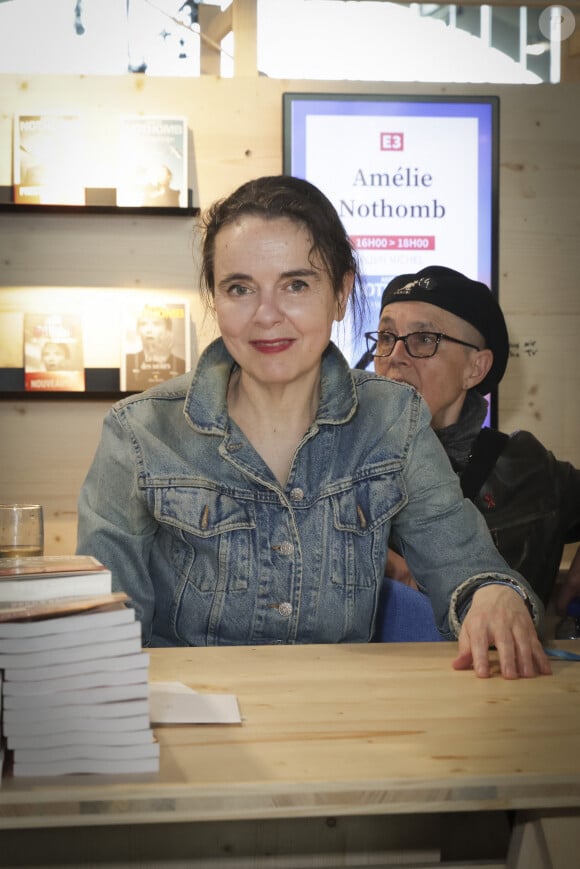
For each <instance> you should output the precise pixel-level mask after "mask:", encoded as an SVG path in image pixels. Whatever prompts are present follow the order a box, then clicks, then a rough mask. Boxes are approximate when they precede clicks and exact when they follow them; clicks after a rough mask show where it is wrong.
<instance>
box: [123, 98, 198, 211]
mask: <svg viewBox="0 0 580 869" xmlns="http://www.w3.org/2000/svg"><path fill="white" fill-rule="evenodd" d="M187 137H188V130H187V118H185V117H184V116H181V115H179V116H165V115H163V116H162V115H121V116H120V118H119V149H118V166H117V205H120V206H125V207H127V206H129V207H139V208H143V207H149V208H187V205H188V188H187Z"/></svg>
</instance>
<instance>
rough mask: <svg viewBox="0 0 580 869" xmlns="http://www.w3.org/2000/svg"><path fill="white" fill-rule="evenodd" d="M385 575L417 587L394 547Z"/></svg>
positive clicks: (403, 560) (389, 552) (411, 586)
mask: <svg viewBox="0 0 580 869" xmlns="http://www.w3.org/2000/svg"><path fill="white" fill-rule="evenodd" d="M579 566H580V564H579ZM385 576H388V577H389V579H395V580H396V581H397V582H402V583H403V585H408V586H409V587H410V588H417V583H416V582H415V579H414V578H413V574H412V573H411V571H410V570H409V566H408V564H407V562H406V561H405V559H404V558H403V556H402V555H399V554H398V553H397V552H395V551H394V550H393V549H389V550H388V552H387V563H386V565H385Z"/></svg>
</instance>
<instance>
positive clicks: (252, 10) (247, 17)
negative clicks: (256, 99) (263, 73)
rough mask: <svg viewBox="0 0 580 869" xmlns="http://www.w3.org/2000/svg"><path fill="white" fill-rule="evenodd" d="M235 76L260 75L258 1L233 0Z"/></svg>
mask: <svg viewBox="0 0 580 869" xmlns="http://www.w3.org/2000/svg"><path fill="white" fill-rule="evenodd" d="M232 7H233V21H232V25H233V31H234V75H236V76H239V75H251V76H255V75H258V3H257V0H232Z"/></svg>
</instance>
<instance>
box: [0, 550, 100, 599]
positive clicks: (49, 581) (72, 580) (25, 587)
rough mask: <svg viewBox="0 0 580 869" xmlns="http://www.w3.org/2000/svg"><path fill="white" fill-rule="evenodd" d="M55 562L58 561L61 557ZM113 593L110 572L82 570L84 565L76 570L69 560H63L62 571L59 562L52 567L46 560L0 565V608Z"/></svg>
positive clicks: (91, 568)
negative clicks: (7, 603) (29, 602)
mask: <svg viewBox="0 0 580 869" xmlns="http://www.w3.org/2000/svg"><path fill="white" fill-rule="evenodd" d="M82 557H83V558H84V556H82ZM53 558H54V559H57V560H58V559H59V556H53ZM5 562H6V563H5ZM15 562H17V563H15ZM32 562H34V563H32ZM67 565H69V566H68V567H67ZM111 591H112V578H111V571H110V570H107V569H106V568H105V567H103V565H99V567H96V566H94V565H87V568H86V569H84V570H83V568H82V567H81V562H78V564H77V566H76V567H74V566H72V563H71V561H70V559H69V560H68V561H67V560H66V559H64V560H63V561H62V562H61V569H59V568H58V566H57V562H56V561H53V562H52V563H49V562H47V561H46V560H45V558H44V557H43V556H33V557H31V558H22V559H12V558H5V559H2V560H1V562H0V607H1V605H2V603H4V602H13V603H24V602H26V601H42V600H44V601H47V600H52V599H54V598H59V597H61V598H70V597H74V596H77V597H87V596H89V595H99V594H110V593H111Z"/></svg>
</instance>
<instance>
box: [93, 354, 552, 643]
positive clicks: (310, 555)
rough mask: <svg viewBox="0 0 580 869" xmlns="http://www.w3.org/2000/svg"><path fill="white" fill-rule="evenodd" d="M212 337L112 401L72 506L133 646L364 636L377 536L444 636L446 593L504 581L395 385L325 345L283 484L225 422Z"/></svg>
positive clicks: (227, 360)
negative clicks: (311, 406) (172, 373)
mask: <svg viewBox="0 0 580 869" xmlns="http://www.w3.org/2000/svg"><path fill="white" fill-rule="evenodd" d="M234 367H235V362H234V361H233V359H232V357H231V356H230V355H229V354H228V352H227V350H226V348H225V346H224V344H223V342H222V340H221V339H218V340H217V341H214V342H213V343H212V344H211V345H210V346H209V347H208V348H207V349H206V350H205V352H204V353H203V354H202V356H201V358H200V360H199V363H198V365H197V368H196V370H195V372H193V373H192V372H190V373H188V374H184V375H182V376H180V377H177V378H174V379H173V380H170V381H167V382H165V383H163V384H160V385H159V386H158V387H155V388H153V389H150V390H148V391H147V392H144V393H141V394H140V395H135V396H132V397H130V398H127V399H124V400H123V401H121V402H119V403H118V404H116V405H115V406H114V407H113V408H112V409H111V410H110V411H109V413H108V414H107V416H106V419H105V422H104V426H103V433H102V438H101V442H100V444H99V447H98V449H97V453H96V455H95V458H94V461H93V464H92V466H91V468H90V470H89V473H88V476H87V478H86V481H85V483H84V486H83V488H82V491H81V495H80V499H79V540H78V548H77V551H78V552H80V553H90V554H92V555H94V556H95V557H96V558H98V559H100V560H101V561H102V562H103V563H104V564H105V565H106V566H107V567H109V568H110V569H111V570H112V572H113V580H114V587H115V588H117V589H122V590H124V591H126V592H127V593H128V594H129V595H130V597H131V598H132V599H133V601H134V604H135V607H136V609H137V615H138V617H139V618H140V619H141V621H142V626H143V641H144V644H145V645H154V646H169V645H171V646H173V645H236V644H243V645H259V644H265V643H335V642H366V641H369V640H371V639H372V636H373V631H374V622H375V616H376V611H377V601H378V593H379V589H380V585H381V580H382V578H383V575H384V569H385V562H386V554H387V546H388V541H389V535H390V534H391V531H392V533H393V534H394V535H395V539H396V540H397V541H398V543H399V545H400V549H401V552H402V554H403V555H404V557H405V558H406V559H407V561H408V563H409V566H410V568H411V571H412V573H413V575H414V576H415V577H419V578H420V582H421V586H422V587H424V588H425V589H426V591H427V592H428V593H429V595H430V597H431V601H432V604H433V608H434V611H435V617H436V620H437V623H438V627H439V629H440V630H441V631H442V633H443V634H444V635H446V636H448V637H453V636H456V635H457V633H458V631H459V629H460V622H459V619H458V616H457V613H456V611H455V609H456V607H455V604H456V602H457V599H458V597H459V596H461V599H462V600H463V601H464V600H465V593H464V592H465V590H466V589H467V590H468V586H469V585H470V584H472V585H473V589H474V590H475V588H476V587H477V584H478V583H479V582H480V581H482V580H484V579H488V578H489V577H490V576H492V577H494V578H497V579H512V580H515V581H516V582H517V583H519V584H520V586H521V587H523V588H525V590H526V592H527V593H528V594H529V595H530V597H531V598H532V600H533V604H534V607H535V615H536V617H539V613H540V610H541V605H540V604H539V603H538V602H537V600H536V599H535V598H534V597H533V593H532V592H531V590H530V589H529V587H527V586H526V584H525V583H524V581H523V580H522V578H521V577H520V575H519V574H518V573H516V572H515V571H512V570H510V569H509V568H508V567H507V565H506V563H505V562H504V561H503V559H502V558H501V556H500V555H499V554H498V552H497V550H496V549H495V547H494V545H493V543H492V540H491V538H490V536H489V533H488V531H487V528H486V526H485V523H484V521H483V519H482V517H481V515H480V514H479V512H478V511H477V510H476V509H475V507H473V505H472V504H471V503H470V502H468V501H465V500H464V499H463V497H462V494H461V491H460V488H459V483H458V480H457V477H456V475H455V473H454V472H453V471H452V469H451V466H450V464H449V461H448V459H447V456H446V455H445V452H444V450H443V448H442V447H441V445H440V443H439V441H438V439H437V437H436V436H435V434H434V433H433V431H432V430H431V428H430V425H429V423H430V415H429V411H428V408H427V406H426V404H425V403H424V402H423V400H422V399H421V398H420V396H419V395H418V393H417V392H416V391H415V390H414V389H412V388H411V387H409V386H406V385H405V384H400V383H394V382H392V381H389V380H386V379H384V378H382V377H378V376H376V375H374V374H372V373H369V372H365V371H352V370H350V369H349V367H348V365H347V362H346V360H345V359H344V357H343V356H342V355H341V354H340V353H339V351H338V350H337V349H336V347H334V345H332V344H329V346H328V348H327V350H326V351H325V353H324V355H323V358H322V368H321V397H320V404H319V407H318V412H317V414H316V419H315V420H314V422H313V423H312V425H311V426H310V428H309V429H308V431H306V432H305V434H304V437H303V438H302V441H301V442H300V444H299V445H298V447H297V449H296V453H295V455H294V458H293V461H292V465H291V469H290V473H289V476H288V480H287V482H286V484H285V485H284V486H281V485H280V483H279V482H278V480H277V479H276V477H275V476H274V474H273V473H272V471H271V470H270V468H269V467H268V466H267V465H266V464H265V462H264V461H263V460H262V458H261V457H260V456H259V455H258V453H257V452H256V451H255V450H254V448H253V447H252V445H251V444H250V443H249V441H248V440H247V438H246V437H245V435H244V434H243V432H242V431H241V430H240V429H239V427H238V426H237V425H236V423H235V422H234V421H233V420H231V419H230V417H229V416H228V411H227V402H226V394H227V387H228V381H229V378H230V375H231V372H232V369H233V368H234Z"/></svg>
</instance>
